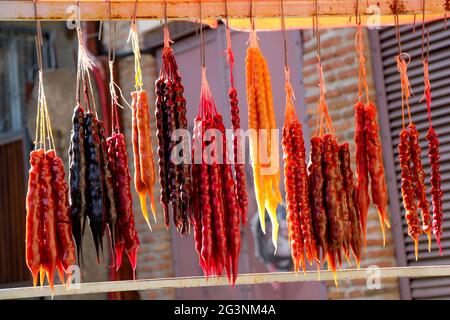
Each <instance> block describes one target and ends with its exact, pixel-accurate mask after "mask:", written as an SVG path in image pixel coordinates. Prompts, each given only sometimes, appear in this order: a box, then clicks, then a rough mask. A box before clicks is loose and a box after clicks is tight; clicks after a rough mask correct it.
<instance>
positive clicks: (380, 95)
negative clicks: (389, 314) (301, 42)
mask: <svg viewBox="0 0 450 320" xmlns="http://www.w3.org/2000/svg"><path fill="white" fill-rule="evenodd" d="M368 33H369V41H370V48H371V57H372V66H373V68H372V70H373V77H374V82H375V91H376V100H377V106H378V120H379V124H380V128H381V130H380V134H381V140H382V145H383V157H384V167H385V176H386V180H387V187H388V195H389V209H390V213H391V220H392V226H391V227H392V234H393V237H394V247H395V255H396V258H397V264H398V266H400V267H406V266H408V264H407V259H406V247H405V240H404V238H403V227H402V218H401V209H400V204H399V203H398V201H397V199H399V193H398V185H397V180H396V174H395V167H394V166H395V164H394V163H395V162H394V152H393V150H392V148H393V145H392V140H391V129H390V127H389V115H388V106H387V99H386V90H385V84H384V76H383V63H382V60H381V49H380V38H379V32H378V30H369V32H368ZM399 285H400V297H401V298H402V299H404V300H410V299H411V286H410V281H409V279H408V278H401V279H399Z"/></svg>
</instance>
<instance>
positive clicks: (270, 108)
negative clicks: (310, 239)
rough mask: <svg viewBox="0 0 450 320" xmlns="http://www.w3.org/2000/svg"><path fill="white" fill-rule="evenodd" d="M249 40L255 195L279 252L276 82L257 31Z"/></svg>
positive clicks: (247, 64) (247, 67)
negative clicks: (259, 41)
mask: <svg viewBox="0 0 450 320" xmlns="http://www.w3.org/2000/svg"><path fill="white" fill-rule="evenodd" d="M249 43H250V44H249V47H248V48H247V55H246V58H245V73H246V86H247V104H248V126H249V129H250V131H251V134H250V155H251V158H252V166H253V179H254V184H255V196H256V202H257V205H258V212H259V221H260V225H261V230H262V231H263V232H264V233H265V230H266V227H265V226H266V224H265V217H266V214H265V210H266V209H267V211H268V213H269V217H270V221H271V223H272V242H273V245H274V246H275V251H276V248H277V237H278V220H277V212H276V210H277V207H278V204H279V203H281V194H280V189H279V182H280V170H279V159H278V141H277V139H275V137H273V134H272V133H273V132H272V130H273V129H276V121H275V112H274V105H273V97H272V85H271V81H270V73H269V67H268V65H267V61H266V59H265V58H264V56H263V54H262V52H261V49H260V48H259V46H258V38H257V36H256V32H255V30H252V31H250V40H249ZM272 152H274V154H272Z"/></svg>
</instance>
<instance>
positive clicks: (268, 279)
mask: <svg viewBox="0 0 450 320" xmlns="http://www.w3.org/2000/svg"><path fill="white" fill-rule="evenodd" d="M449 274H450V266H420V267H392V268H367V269H366V268H364V269H349V270H342V271H337V272H336V278H337V281H342V280H355V279H369V280H368V281H369V282H370V279H375V278H376V279H380V280H381V279H392V278H403V277H409V278H422V277H441V276H448V275H449ZM333 279H334V277H333V273H332V272H331V271H319V272H318V271H307V272H304V273H295V272H272V273H250V274H242V275H240V276H239V277H238V278H237V280H236V284H235V285H236V286H238V285H245V284H247V285H248V284H263V283H274V282H278V283H295V282H306V281H332V280H333ZM78 285H79V286H78V287H76V286H75V285H74V287H71V288H70V289H69V288H67V287H66V286H64V285H56V286H55V288H54V290H53V291H52V290H51V289H50V287H48V286H45V287H42V288H39V287H36V288H34V287H25V288H9V289H0V300H4V299H25V298H37V297H53V296H67V295H78V294H92V293H104V292H119V291H133V290H137V291H141V290H158V289H172V288H192V287H215V286H227V285H229V283H228V279H227V277H226V276H221V277H216V278H208V279H206V278H204V277H178V278H160V279H144V280H125V281H106V282H89V283H81V284H78Z"/></svg>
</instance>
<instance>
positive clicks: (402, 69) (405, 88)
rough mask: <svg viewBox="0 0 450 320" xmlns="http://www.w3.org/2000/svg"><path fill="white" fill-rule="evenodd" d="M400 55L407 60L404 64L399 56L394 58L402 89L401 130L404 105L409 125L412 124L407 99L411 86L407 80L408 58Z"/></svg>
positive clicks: (403, 123) (403, 121)
mask: <svg viewBox="0 0 450 320" xmlns="http://www.w3.org/2000/svg"><path fill="white" fill-rule="evenodd" d="M402 55H405V56H406V57H407V58H408V62H406V61H405V59H404V58H403V57H402V56H400V55H398V56H397V57H396V60H397V70H398V72H399V73H400V82H401V89H402V127H403V129H405V105H406V107H407V111H408V118H409V123H410V124H411V123H412V118H411V111H410V108H409V97H410V96H411V86H410V84H409V79H408V64H409V62H410V56H409V55H408V54H407V53H402Z"/></svg>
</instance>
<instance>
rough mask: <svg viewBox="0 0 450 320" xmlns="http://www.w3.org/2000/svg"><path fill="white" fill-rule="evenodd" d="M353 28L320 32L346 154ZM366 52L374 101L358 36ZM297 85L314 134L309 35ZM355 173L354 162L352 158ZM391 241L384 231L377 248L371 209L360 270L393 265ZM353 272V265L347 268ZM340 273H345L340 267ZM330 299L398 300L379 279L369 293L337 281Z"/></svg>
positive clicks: (353, 92)
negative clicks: (301, 85) (377, 286)
mask: <svg viewBox="0 0 450 320" xmlns="http://www.w3.org/2000/svg"><path fill="white" fill-rule="evenodd" d="M355 31H356V29H334V30H333V29H328V30H323V31H321V58H322V66H323V73H324V79H325V86H326V89H327V92H326V100H327V104H328V107H329V109H330V114H331V117H332V119H333V125H334V128H335V130H336V134H337V136H338V139H339V142H341V143H342V142H344V141H348V142H349V145H350V151H351V153H352V155H353V154H354V151H355V144H354V140H353V138H354V129H355V125H354V111H353V105H354V103H355V102H356V100H357V96H358V69H357V67H358V60H357V56H356V53H355V49H354V43H355V42H354V41H355ZM364 32H365V34H364V37H365V42H366V43H365V47H366V52H365V55H366V59H367V63H366V68H367V78H368V79H367V80H368V86H369V90H370V97H371V99H372V100H375V89H374V83H373V76H372V66H371V63H370V61H371V58H370V46H369V43H368V36H367V33H366V31H364ZM303 41H304V42H303V48H304V51H303V66H304V67H303V81H304V87H305V95H306V96H305V103H306V110H307V113H308V115H309V127H310V129H311V132H314V129H315V110H316V103H317V100H318V94H319V89H318V85H317V84H318V73H317V64H316V61H317V60H316V54H317V53H316V39H315V38H314V37H313V34H312V31H310V30H308V31H304V32H303ZM352 161H353V163H352V165H353V170H355V164H354V161H355V160H354V158H353V159H352ZM395 264H396V260H395V253H394V244H393V237H392V233H391V231H390V230H387V232H386V246H385V247H383V241H382V233H381V229H380V226H379V220H378V214H377V212H376V209H375V208H374V207H373V206H372V207H371V208H370V210H369V216H368V221H367V251H366V254H364V255H363V257H362V261H361V267H368V266H371V265H376V266H379V267H392V266H395ZM353 267H355V265H353ZM343 268H350V266H348V263H345V264H344V266H343ZM327 287H328V297H329V298H330V299H362V298H370V299H398V298H399V287H398V281H397V280H382V282H381V289H379V290H377V289H373V290H369V289H368V288H367V286H366V280H352V281H339V290H337V289H336V288H335V286H334V283H332V282H330V283H328V284H327Z"/></svg>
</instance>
